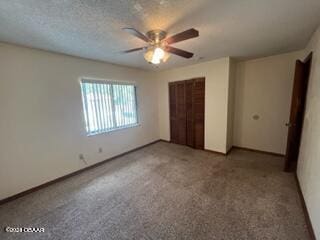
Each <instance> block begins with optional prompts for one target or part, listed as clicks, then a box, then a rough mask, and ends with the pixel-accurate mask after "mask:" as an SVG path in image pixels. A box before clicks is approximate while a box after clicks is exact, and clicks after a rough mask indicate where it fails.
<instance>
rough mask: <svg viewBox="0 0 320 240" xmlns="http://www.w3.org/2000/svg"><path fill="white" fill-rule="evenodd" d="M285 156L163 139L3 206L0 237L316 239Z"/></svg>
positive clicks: (157, 239)
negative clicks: (16, 229) (211, 149)
mask: <svg viewBox="0 0 320 240" xmlns="http://www.w3.org/2000/svg"><path fill="white" fill-rule="evenodd" d="M282 167H283V158H281V157H275V156H271V155H265V154H259V153H253V152H247V151H242V150H233V151H232V152H231V153H230V154H229V155H228V156H227V157H225V156H222V155H218V154H214V153H208V152H204V151H198V150H193V149H191V148H188V147H184V146H178V145H174V144H169V143H164V142H159V143H156V144H153V145H151V146H148V147H146V148H143V149H141V150H138V151H136V152H133V153H130V154H127V155H125V156H123V157H120V158H117V159H115V160H112V161H110V162H108V163H106V164H104V165H101V166H99V167H97V168H94V169H91V170H89V171H86V172H84V173H82V174H80V175H77V176H75V177H72V178H69V179H67V180H65V181H63V182H59V183H57V184H54V185H51V186H50V187H47V188H45V189H42V190H40V191H37V192H35V193H32V194H30V195H27V196H25V197H23V198H20V199H17V200H15V201H12V202H10V203H7V204H5V205H2V206H0V224H1V227H2V229H3V228H4V227H5V226H22V227H44V228H45V232H44V233H5V232H4V231H1V232H0V239H34V240H36V239H66V240H69V239H74V240H79V239H154V240H159V239H190V240H195V239H219V240H221V239H225V240H226V239H235V240H241V239H281V240H286V239H288V240H295V239H309V235H308V232H307V228H306V224H305V220H304V216H303V211H302V207H301V204H300V201H299V195H298V192H297V187H296V184H295V180H294V176H293V175H292V174H288V173H284V172H282Z"/></svg>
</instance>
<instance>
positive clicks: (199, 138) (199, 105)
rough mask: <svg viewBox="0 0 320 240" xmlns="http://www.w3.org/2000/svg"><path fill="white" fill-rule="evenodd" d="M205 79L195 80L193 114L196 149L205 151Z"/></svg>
mask: <svg viewBox="0 0 320 240" xmlns="http://www.w3.org/2000/svg"><path fill="white" fill-rule="evenodd" d="M204 100H205V79H204V78H199V79H195V80H194V85H193V112H194V147H195V148H197V149H204V110H205V105H204Z"/></svg>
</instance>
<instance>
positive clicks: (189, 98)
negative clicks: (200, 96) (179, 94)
mask: <svg viewBox="0 0 320 240" xmlns="http://www.w3.org/2000/svg"><path fill="white" fill-rule="evenodd" d="M193 84H194V81H193V80H187V81H186V118H187V145H188V146H190V147H194V114H193Z"/></svg>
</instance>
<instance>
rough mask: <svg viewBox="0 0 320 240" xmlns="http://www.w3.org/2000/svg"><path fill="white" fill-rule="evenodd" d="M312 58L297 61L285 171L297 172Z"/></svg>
mask: <svg viewBox="0 0 320 240" xmlns="http://www.w3.org/2000/svg"><path fill="white" fill-rule="evenodd" d="M311 58H312V55H310V56H309V57H308V58H307V60H306V61H305V62H302V61H300V60H297V61H296V69H295V76H294V84H293V91H292V99H291V112H290V122H289V123H287V126H288V139H287V150H286V156H285V168H284V169H285V171H295V170H296V166H297V160H298V155H299V148H300V140H301V133H302V126H303V118H304V109H305V102H306V96H307V88H308V80H309V72H310V66H311Z"/></svg>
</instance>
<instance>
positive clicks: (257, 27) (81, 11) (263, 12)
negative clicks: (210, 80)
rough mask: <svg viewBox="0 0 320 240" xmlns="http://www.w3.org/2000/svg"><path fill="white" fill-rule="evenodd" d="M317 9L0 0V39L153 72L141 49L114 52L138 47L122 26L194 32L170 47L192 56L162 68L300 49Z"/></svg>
mask: <svg viewBox="0 0 320 240" xmlns="http://www.w3.org/2000/svg"><path fill="white" fill-rule="evenodd" d="M288 6H289V7H288ZM319 12H320V1H319V0H304V1H301V0H281V1H279V0H268V1H256V0H242V1H239V0H230V1H225V0H197V1H193V0H174V1H170V0H116V1H115V0H72V1H71V0H55V1H43V0H28V1H25V0H10V1H8V0H0V41H4V42H9V43H15V44H20V45H25V46H29V47H34V48H40V49H45V50H50V51H54V52H60V53H65V54H69V55H74V56H80V57H85V58H90V59H96V60H102V61H107V62H111V63H116V64H122V65H127V66H131V67H137V68H143V69H151V70H154V69H155V67H154V66H151V65H149V64H148V63H147V62H146V61H145V60H144V59H143V56H142V52H139V53H131V54H125V55H124V54H120V53H119V51H121V50H126V49H130V48H136V47H141V46H144V45H145V44H144V42H142V41H141V40H139V39H136V38H134V37H132V36H130V35H129V34H127V33H125V32H123V31H122V30H121V28H123V27H135V28H137V29H139V30H140V31H142V32H147V31H148V30H151V29H163V30H166V31H168V32H169V35H170V34H175V33H178V32H181V31H183V30H186V29H188V28H191V27H194V28H196V29H198V30H199V31H200V37H199V38H197V39H192V40H189V41H185V42H182V43H178V44H176V46H177V47H181V48H183V49H186V50H189V51H192V52H194V53H195V57H194V58H193V59H190V60H187V59H182V58H179V57H175V56H173V57H172V58H171V59H170V61H168V63H166V64H162V65H161V66H160V69H162V68H172V67H176V66H182V65H188V64H193V63H195V62H196V61H197V59H199V57H203V60H201V61H206V60H211V59H215V58H219V57H226V56H233V57H240V58H250V57H257V56H265V55H272V54H278V53H282V52H288V51H292V50H297V49H301V48H303V47H304V45H305V44H306V43H307V41H308V40H309V37H310V36H311V34H312V33H313V31H314V30H315V29H316V26H317V25H318V24H319V22H320V15H319Z"/></svg>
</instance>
